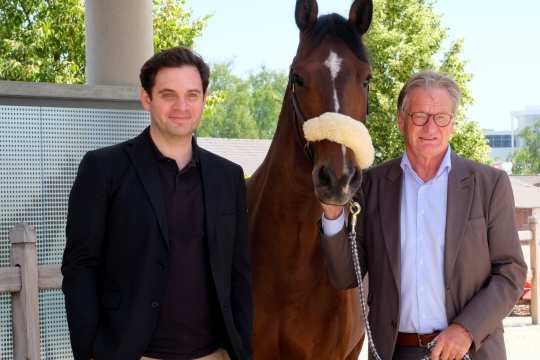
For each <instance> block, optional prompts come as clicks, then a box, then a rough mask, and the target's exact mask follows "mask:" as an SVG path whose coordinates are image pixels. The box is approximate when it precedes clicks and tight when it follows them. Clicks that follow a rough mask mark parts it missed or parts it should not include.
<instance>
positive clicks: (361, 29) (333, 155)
mask: <svg viewBox="0 0 540 360" xmlns="http://www.w3.org/2000/svg"><path fill="white" fill-rule="evenodd" d="M372 12H373V4H372V0H355V1H354V2H353V4H352V6H351V8H350V12H349V18H348V19H345V18H343V17H342V16H340V15H337V14H330V15H324V16H321V17H319V16H318V6H317V1H316V0H297V2H296V10H295V19H296V24H297V25H298V28H299V29H300V43H299V45H298V50H297V54H296V56H295V59H294V61H293V63H292V65H291V71H290V75H289V85H288V92H287V94H288V95H287V96H289V97H290V99H291V101H292V105H293V106H292V107H293V113H294V116H293V117H294V122H295V128H296V129H295V130H297V131H296V138H297V141H298V142H299V145H300V146H302V147H304V149H305V152H306V154H307V156H308V157H309V158H311V159H312V162H313V168H312V181H313V185H314V189H315V195H316V196H317V198H318V199H319V201H321V202H323V203H327V204H335V205H338V204H339V205H343V204H345V203H347V202H348V201H349V200H350V199H351V198H352V196H353V195H354V194H355V193H356V191H357V190H358V188H359V187H360V185H361V181H362V168H365V167H367V166H366V163H369V162H370V161H366V159H365V158H362V156H363V155H360V154H359V152H361V151H362V146H363V145H362V143H363V142H366V141H368V142H369V144H366V146H368V145H369V146H371V140H370V138H369V135H367V138H366V137H365V136H364V137H361V138H356V137H358V134H359V133H362V132H364V133H365V134H367V130H362V128H363V129H365V127H363V124H362V123H364V122H365V119H366V115H367V108H368V105H367V104H368V85H369V80H370V78H371V68H370V65H369V61H368V57H367V52H366V49H365V48H364V45H363V44H362V35H363V34H365V32H366V31H367V30H368V28H369V26H370V23H371V17H372ZM323 114H324V115H323ZM321 115H323V116H321ZM315 120H316V121H315ZM314 122H316V124H315V125H314V127H315V128H317V129H318V130H312V131H311V133H310V134H307V133H306V130H307V128H306V125H308V123H314ZM355 123H356V124H355ZM302 128H303V129H302ZM312 129H313V127H312ZM314 131H315V134H314V133H313V132H314ZM317 131H319V134H317V133H316V132H317ZM320 132H323V133H322V134H321V133H320ZM330 133H332V134H334V136H332V135H331V134H330ZM336 133H337V135H336ZM307 135H309V136H307ZM317 136H318V137H317ZM308 140H311V141H308ZM358 142H360V144H358ZM353 143H354V144H353ZM371 149H372V148H371ZM367 156H368V157H369V156H371V157H372V154H371V155H370V154H368V155H367ZM371 160H372V159H371ZM368 165H369V164H368Z"/></svg>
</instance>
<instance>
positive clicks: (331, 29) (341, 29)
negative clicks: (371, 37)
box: [306, 13, 369, 64]
mask: <svg viewBox="0 0 540 360" xmlns="http://www.w3.org/2000/svg"><path fill="white" fill-rule="evenodd" d="M306 36H307V37H308V38H309V39H310V42H311V43H312V44H314V46H316V45H317V44H319V43H320V42H322V41H323V40H324V39H325V38H331V39H336V40H340V41H343V42H344V43H345V44H346V45H347V47H348V48H349V49H351V51H352V52H353V53H354V54H355V55H356V56H357V57H358V58H359V59H360V60H362V61H363V62H366V63H368V64H369V58H368V55H367V51H366V48H365V47H364V44H363V43H362V37H361V36H360V34H359V33H358V31H356V29H355V28H354V26H352V25H351V23H350V22H349V21H348V20H346V19H345V18H344V17H343V16H341V15H339V14H335V13H334V14H328V15H323V16H321V17H319V18H318V19H317V22H316V23H315V26H313V27H312V28H310V29H308V30H307V31H306Z"/></svg>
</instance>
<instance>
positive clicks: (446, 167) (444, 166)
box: [400, 145, 452, 178]
mask: <svg viewBox="0 0 540 360" xmlns="http://www.w3.org/2000/svg"><path fill="white" fill-rule="evenodd" d="M400 166H401V168H402V169H403V170H404V171H405V170H407V171H410V172H412V173H413V174H415V175H416V172H415V171H414V169H413V168H412V165H411V161H410V160H409V157H408V156H407V151H405V152H403V157H402V158H401V163H400ZM450 170H452V148H451V147H450V145H448V148H447V149H446V153H445V154H444V157H443V159H442V161H441V164H440V165H439V169H438V170H437V174H436V175H435V177H434V178H437V177H439V176H441V175H442V174H443V173H445V171H446V173H450Z"/></svg>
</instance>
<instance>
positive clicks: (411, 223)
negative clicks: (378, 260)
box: [399, 146, 452, 334]
mask: <svg viewBox="0 0 540 360" xmlns="http://www.w3.org/2000/svg"><path fill="white" fill-rule="evenodd" d="M450 154H451V150H450V146H448V150H447V151H446V154H445V156H444V158H443V160H442V162H441V164H440V166H439V169H438V171H437V173H436V175H435V177H433V178H432V179H430V180H429V181H427V182H424V181H423V180H422V179H421V178H420V177H418V175H417V174H416V173H415V171H414V170H413V168H412V166H411V163H410V161H409V158H408V156H407V153H406V152H405V153H404V154H403V158H402V160H401V168H402V169H403V186H402V190H401V209H400V214H401V216H400V235H401V239H400V240H401V259H400V261H401V289H400V297H399V298H400V319H399V331H400V332H408V333H420V334H425V333H431V332H433V331H434V330H442V329H446V328H447V327H448V321H447V318H446V307H445V284H444V242H445V230H446V204H447V192H448V174H449V172H450V170H451V169H452V164H451V159H450Z"/></svg>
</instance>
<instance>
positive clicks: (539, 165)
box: [512, 119, 540, 175]
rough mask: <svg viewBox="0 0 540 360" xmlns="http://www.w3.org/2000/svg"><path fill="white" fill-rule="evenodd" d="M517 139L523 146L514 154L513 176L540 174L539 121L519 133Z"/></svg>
mask: <svg viewBox="0 0 540 360" xmlns="http://www.w3.org/2000/svg"><path fill="white" fill-rule="evenodd" d="M519 137H520V139H521V140H522V141H524V142H525V146H524V147H522V148H521V149H519V150H518V151H516V153H515V154H514V159H513V161H514V168H513V169H512V171H513V173H514V174H518V175H538V174H540V119H538V120H537V121H536V122H535V123H534V124H533V125H531V126H527V127H526V128H525V129H523V130H522V131H521V133H520V134H519Z"/></svg>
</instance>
